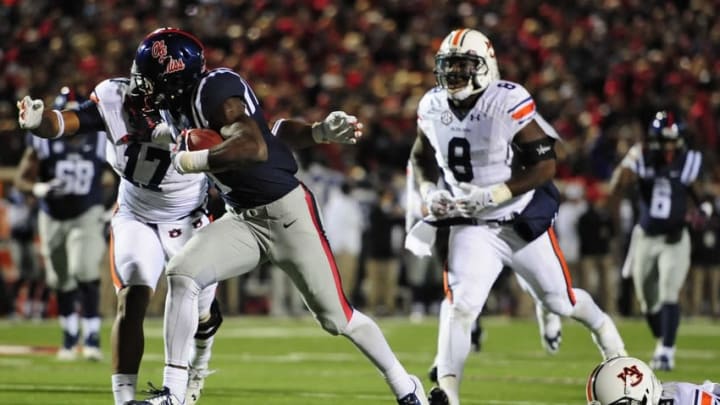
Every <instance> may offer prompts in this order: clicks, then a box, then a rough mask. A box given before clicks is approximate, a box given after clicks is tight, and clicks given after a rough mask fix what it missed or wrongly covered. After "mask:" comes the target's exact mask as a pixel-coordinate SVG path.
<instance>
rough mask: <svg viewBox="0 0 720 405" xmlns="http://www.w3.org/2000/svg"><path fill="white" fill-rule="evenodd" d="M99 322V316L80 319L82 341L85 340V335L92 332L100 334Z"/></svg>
mask: <svg viewBox="0 0 720 405" xmlns="http://www.w3.org/2000/svg"><path fill="white" fill-rule="evenodd" d="M100 322H101V321H100V317H99V316H96V317H93V318H81V319H80V324H81V326H82V338H83V341H85V339H87V337H88V336H90V335H91V334H93V333H94V334H96V335H100Z"/></svg>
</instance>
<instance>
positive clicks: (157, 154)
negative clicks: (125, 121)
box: [124, 143, 172, 191]
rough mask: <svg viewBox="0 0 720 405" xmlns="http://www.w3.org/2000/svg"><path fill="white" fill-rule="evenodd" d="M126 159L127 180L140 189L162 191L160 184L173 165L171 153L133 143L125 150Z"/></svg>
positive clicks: (125, 173)
mask: <svg viewBox="0 0 720 405" xmlns="http://www.w3.org/2000/svg"><path fill="white" fill-rule="evenodd" d="M125 157H127V164H126V165H125V172H124V175H125V178H127V179H128V180H130V181H132V182H133V183H134V184H137V185H139V186H140V187H144V188H148V189H151V190H156V191H160V190H161V188H160V183H162V180H163V178H164V177H165V173H167V170H168V168H169V167H170V164H171V163H172V161H171V160H170V151H168V150H165V149H158V148H152V147H148V145H147V144H142V143H131V144H129V145H128V146H127V149H125Z"/></svg>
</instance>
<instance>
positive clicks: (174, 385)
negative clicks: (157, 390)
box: [163, 366, 188, 403]
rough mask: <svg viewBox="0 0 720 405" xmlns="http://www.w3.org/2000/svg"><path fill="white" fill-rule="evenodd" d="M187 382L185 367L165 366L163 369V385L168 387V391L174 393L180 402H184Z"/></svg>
mask: <svg viewBox="0 0 720 405" xmlns="http://www.w3.org/2000/svg"><path fill="white" fill-rule="evenodd" d="M187 383H188V371H187V369H183V368H177V367H168V366H165V368H164V369H163V385H164V386H165V387H168V388H170V393H171V394H173V395H175V396H176V397H177V399H178V400H180V403H185V392H186V391H187Z"/></svg>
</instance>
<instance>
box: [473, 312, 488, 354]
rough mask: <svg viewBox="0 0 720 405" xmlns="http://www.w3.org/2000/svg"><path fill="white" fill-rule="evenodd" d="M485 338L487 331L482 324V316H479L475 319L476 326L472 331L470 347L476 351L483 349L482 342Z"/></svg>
mask: <svg viewBox="0 0 720 405" xmlns="http://www.w3.org/2000/svg"><path fill="white" fill-rule="evenodd" d="M483 340H485V331H484V330H483V327H482V325H481V324H480V317H479V316H478V317H477V319H476V320H475V328H473V331H472V332H471V333H470V349H471V350H472V351H474V352H479V351H480V349H482V342H483Z"/></svg>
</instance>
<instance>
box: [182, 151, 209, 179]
mask: <svg viewBox="0 0 720 405" xmlns="http://www.w3.org/2000/svg"><path fill="white" fill-rule="evenodd" d="M209 154H210V151H209V150H208V149H203V150H196V151H191V152H188V151H182V152H180V153H178V154H177V156H175V168H176V169H177V171H178V172H180V173H181V174H185V173H197V172H204V171H207V170H209V169H210V167H209V166H208V155H209Z"/></svg>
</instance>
